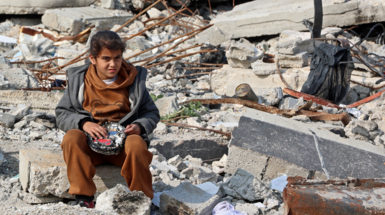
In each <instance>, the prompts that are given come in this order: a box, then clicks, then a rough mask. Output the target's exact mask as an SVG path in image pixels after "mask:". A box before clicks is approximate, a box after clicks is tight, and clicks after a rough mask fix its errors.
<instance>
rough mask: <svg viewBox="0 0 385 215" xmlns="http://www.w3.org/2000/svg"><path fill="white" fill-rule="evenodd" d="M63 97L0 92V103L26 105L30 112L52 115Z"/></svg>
mask: <svg viewBox="0 0 385 215" xmlns="http://www.w3.org/2000/svg"><path fill="white" fill-rule="evenodd" d="M63 95H64V93H59V92H41V91H21V90H0V103H1V104H2V105H9V106H18V105H26V106H30V110H31V111H39V112H47V113H51V114H54V113H55V108H56V106H57V104H58V103H59V101H60V99H61V98H62V97H63Z"/></svg>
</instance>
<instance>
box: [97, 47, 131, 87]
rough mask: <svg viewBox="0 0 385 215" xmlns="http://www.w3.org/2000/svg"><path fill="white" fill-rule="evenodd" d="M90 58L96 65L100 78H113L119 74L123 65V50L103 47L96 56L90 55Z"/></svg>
mask: <svg viewBox="0 0 385 215" xmlns="http://www.w3.org/2000/svg"><path fill="white" fill-rule="evenodd" d="M90 60H91V63H92V64H93V65H95V66H96V71H97V74H98V76H99V78H100V79H102V80H105V79H111V78H113V77H115V76H116V75H117V74H118V72H119V70H120V68H121V67H122V61H123V59H122V51H121V50H111V49H107V48H103V49H102V51H101V52H100V53H99V55H98V56H97V57H96V58H95V57H94V56H92V55H90Z"/></svg>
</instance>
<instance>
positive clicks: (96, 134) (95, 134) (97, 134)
mask: <svg viewBox="0 0 385 215" xmlns="http://www.w3.org/2000/svg"><path fill="white" fill-rule="evenodd" d="M83 130H84V131H85V132H87V133H88V134H89V135H91V137H92V138H94V139H103V137H107V135H108V133H107V129H106V128H103V127H102V126H100V125H98V124H96V123H94V122H85V123H84V125H83Z"/></svg>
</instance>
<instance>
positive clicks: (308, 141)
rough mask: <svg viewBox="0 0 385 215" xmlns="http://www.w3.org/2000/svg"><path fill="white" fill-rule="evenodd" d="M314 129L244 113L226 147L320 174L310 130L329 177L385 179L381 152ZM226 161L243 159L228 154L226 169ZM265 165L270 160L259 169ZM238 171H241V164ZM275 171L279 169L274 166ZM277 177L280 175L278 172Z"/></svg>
mask: <svg viewBox="0 0 385 215" xmlns="http://www.w3.org/2000/svg"><path fill="white" fill-rule="evenodd" d="M318 128H319V127H318V126H317V125H312V124H303V123H301V122H297V121H295V120H290V119H287V118H284V117H280V116H275V115H272V114H268V113H264V112H261V111H257V110H253V109H247V111H246V112H245V114H244V116H242V117H241V119H240V122H239V127H237V128H235V130H234V131H233V133H232V135H233V137H232V139H231V142H230V145H231V147H233V146H235V147H239V148H242V149H244V150H247V151H250V154H253V153H257V154H255V155H254V156H260V154H262V155H264V156H265V157H266V159H267V158H278V159H279V160H282V161H285V162H288V163H291V164H294V165H295V166H298V167H300V168H303V169H306V170H316V171H320V172H322V168H321V164H320V161H319V159H314V158H318V153H317V150H316V148H315V144H314V139H313V135H312V134H311V133H310V131H309V129H312V131H314V132H315V133H316V135H317V137H318V141H319V148H320V152H321V154H322V155H323V158H324V162H325V167H326V169H327V170H328V171H329V174H330V175H331V176H332V177H338V178H347V177H357V178H362V177H367V178H381V177H384V176H385V175H384V172H385V165H384V162H385V149H381V148H379V147H377V146H374V145H372V144H370V143H367V142H362V141H357V140H352V139H345V138H341V137H340V136H338V135H334V134H332V133H330V132H329V131H325V130H321V129H318ZM245 132H246V133H247V135H246V134H245ZM299 152H300V153H299ZM230 158H232V159H235V160H236V159H238V160H239V161H238V162H239V163H242V161H244V160H245V158H246V157H245V156H244V155H242V156H240V157H238V156H234V155H232V153H231V151H230V153H229V159H228V161H227V166H229V168H231V165H233V162H232V161H231V160H230ZM246 159H249V157H247V158H246ZM269 162H270V160H269V161H268V162H266V163H264V164H263V165H264V166H267V167H269V165H270V164H269ZM239 167H240V168H243V167H242V164H240V165H239ZM276 168H280V167H279V166H276ZM267 169H268V168H267ZM281 173H284V172H283V171H281ZM257 174H258V173H257ZM287 175H288V174H287ZM277 176H278V175H277ZM277 176H276V177H277Z"/></svg>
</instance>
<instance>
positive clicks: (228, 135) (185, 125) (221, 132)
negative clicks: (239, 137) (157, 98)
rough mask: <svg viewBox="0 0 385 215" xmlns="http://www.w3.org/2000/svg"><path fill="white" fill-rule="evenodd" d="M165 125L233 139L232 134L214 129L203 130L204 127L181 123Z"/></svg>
mask: <svg viewBox="0 0 385 215" xmlns="http://www.w3.org/2000/svg"><path fill="white" fill-rule="evenodd" d="M164 124H165V125H168V126H177V127H184V128H196V129H200V130H206V131H212V132H214V133H217V134H222V135H223V136H226V137H228V138H231V133H227V132H223V131H218V130H214V129H209V128H202V127H198V126H193V125H187V124H181V123H164Z"/></svg>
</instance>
